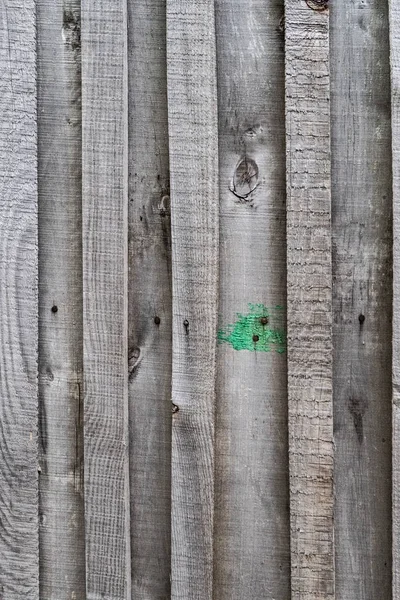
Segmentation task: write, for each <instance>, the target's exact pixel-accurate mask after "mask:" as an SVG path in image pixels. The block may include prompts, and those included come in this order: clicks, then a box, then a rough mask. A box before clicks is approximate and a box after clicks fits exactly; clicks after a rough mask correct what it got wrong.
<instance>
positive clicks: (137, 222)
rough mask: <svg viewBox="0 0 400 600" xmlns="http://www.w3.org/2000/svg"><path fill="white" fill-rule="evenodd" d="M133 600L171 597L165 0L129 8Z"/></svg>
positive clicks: (145, 0) (144, 0) (142, 0)
mask: <svg viewBox="0 0 400 600" xmlns="http://www.w3.org/2000/svg"><path fill="white" fill-rule="evenodd" d="M128 17H129V22H128V25H129V27H128V31H129V45H128V52H129V407H130V427H129V433H130V485H131V522H132V531H131V539H132V597H133V598H135V600H140V599H141V600H159V599H160V598H169V596H170V587H171V586H170V571H171V426H172V411H171V368H172V365H171V363H172V282H171V231H170V229H171V218H170V202H169V160H168V112H167V79H166V75H167V70H166V3H165V0H130V1H129V3H128Z"/></svg>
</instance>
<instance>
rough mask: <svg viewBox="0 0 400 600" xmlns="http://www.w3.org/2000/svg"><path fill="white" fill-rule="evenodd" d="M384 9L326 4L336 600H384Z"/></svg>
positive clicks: (387, 417) (387, 167) (387, 257)
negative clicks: (328, 8)
mask: <svg viewBox="0 0 400 600" xmlns="http://www.w3.org/2000/svg"><path fill="white" fill-rule="evenodd" d="M387 10H388V9H387V2H385V1H382V0H378V1H376V0H366V1H364V2H362V3H361V2H344V3H339V2H338V3H335V5H334V6H332V10H331V83H332V87H331V89H332V234H333V236H332V237H333V282H334V287H333V292H334V293H333V299H334V304H333V314H334V321H333V342H334V386H333V390H334V403H333V405H334V430H335V544H336V592H337V597H338V598H340V599H343V600H365V599H366V598H388V599H390V598H391V439H390V438H391V344H390V342H389V340H390V339H391V315H392V308H391V303H392V277H391V245H392V233H391V228H392V219H391V212H392V211H391V195H392V194H391V152H390V144H391V137H390V75H389V36H388V19H387ZM394 597H396V598H397V596H394Z"/></svg>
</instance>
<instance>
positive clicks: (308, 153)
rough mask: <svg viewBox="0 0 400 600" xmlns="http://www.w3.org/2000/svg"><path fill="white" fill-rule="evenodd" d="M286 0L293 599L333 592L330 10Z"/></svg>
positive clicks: (289, 391) (302, 599) (326, 594)
mask: <svg viewBox="0 0 400 600" xmlns="http://www.w3.org/2000/svg"><path fill="white" fill-rule="evenodd" d="M320 4H321V3H320V2H318V3H317V2H313V1H312V0H309V2H305V1H304V0H286V12H285V15H286V19H285V34H286V35H285V39H286V152H287V269H288V273H287V285H288V395H289V472H290V524H291V558H292V599H293V600H294V599H300V598H301V600H308V599H311V598H313V599H315V598H319V599H321V600H322V599H326V598H333V597H334V547H333V485H332V484H333V440H332V438H333V431H332V429H333V428H332V336H331V329H332V300H331V290H332V272H331V207H330V192H331V190H330V187H331V182H330V135H329V119H330V115H329V31H328V26H329V16H328V11H327V10H324V9H323V10H320V9H321V6H319V5H320Z"/></svg>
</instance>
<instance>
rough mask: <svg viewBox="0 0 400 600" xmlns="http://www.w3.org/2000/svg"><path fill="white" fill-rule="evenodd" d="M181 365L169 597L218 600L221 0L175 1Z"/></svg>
mask: <svg viewBox="0 0 400 600" xmlns="http://www.w3.org/2000/svg"><path fill="white" fill-rule="evenodd" d="M167 74H168V122H169V147H170V171H171V211H172V212H171V223H172V283H173V361H172V400H173V404H174V405H175V409H174V410H175V413H174V416H173V425H172V558H171V565H172V566H171V578H172V581H171V583H172V590H171V597H172V598H173V599H174V600H178V599H179V600H187V598H191V599H192V600H211V597H212V552H213V549H212V545H213V500H214V498H213V497H214V408H215V407H214V404H215V350H216V325H217V302H218V130H217V95H216V57H215V23H214V2H213V0H199V1H198V2H186V0H167Z"/></svg>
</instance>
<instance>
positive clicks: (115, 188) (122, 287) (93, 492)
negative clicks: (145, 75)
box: [82, 0, 131, 600]
mask: <svg viewBox="0 0 400 600" xmlns="http://www.w3.org/2000/svg"><path fill="white" fill-rule="evenodd" d="M126 11H127V6H126V1H125V0H117V1H115V2H113V3H110V2H108V1H106V0H102V1H100V2H99V1H95V0H83V2H82V136H83V140H82V142H83V143H82V148H83V156H82V177H83V181H82V193H83V336H84V337H83V341H84V345H83V347H84V397H85V410H84V420H85V424H84V451H85V525H86V540H85V541H86V591H87V598H88V600H92V599H93V600H97V599H98V598H107V599H108V598H109V599H110V600H111V599H112V600H117V599H118V600H122V599H123V600H127V599H128V598H130V597H131V592H130V588H131V577H130V531H129V513H130V507H129V449H128V435H129V433H128V344H127V338H128V318H127V316H128V302H127V300H128V289H127V288H128V286H127V282H128V277H127V275H128V264H127V262H128V248H127V244H128V168H127V167H128V119H127V99H128V86H127V12H126Z"/></svg>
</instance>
